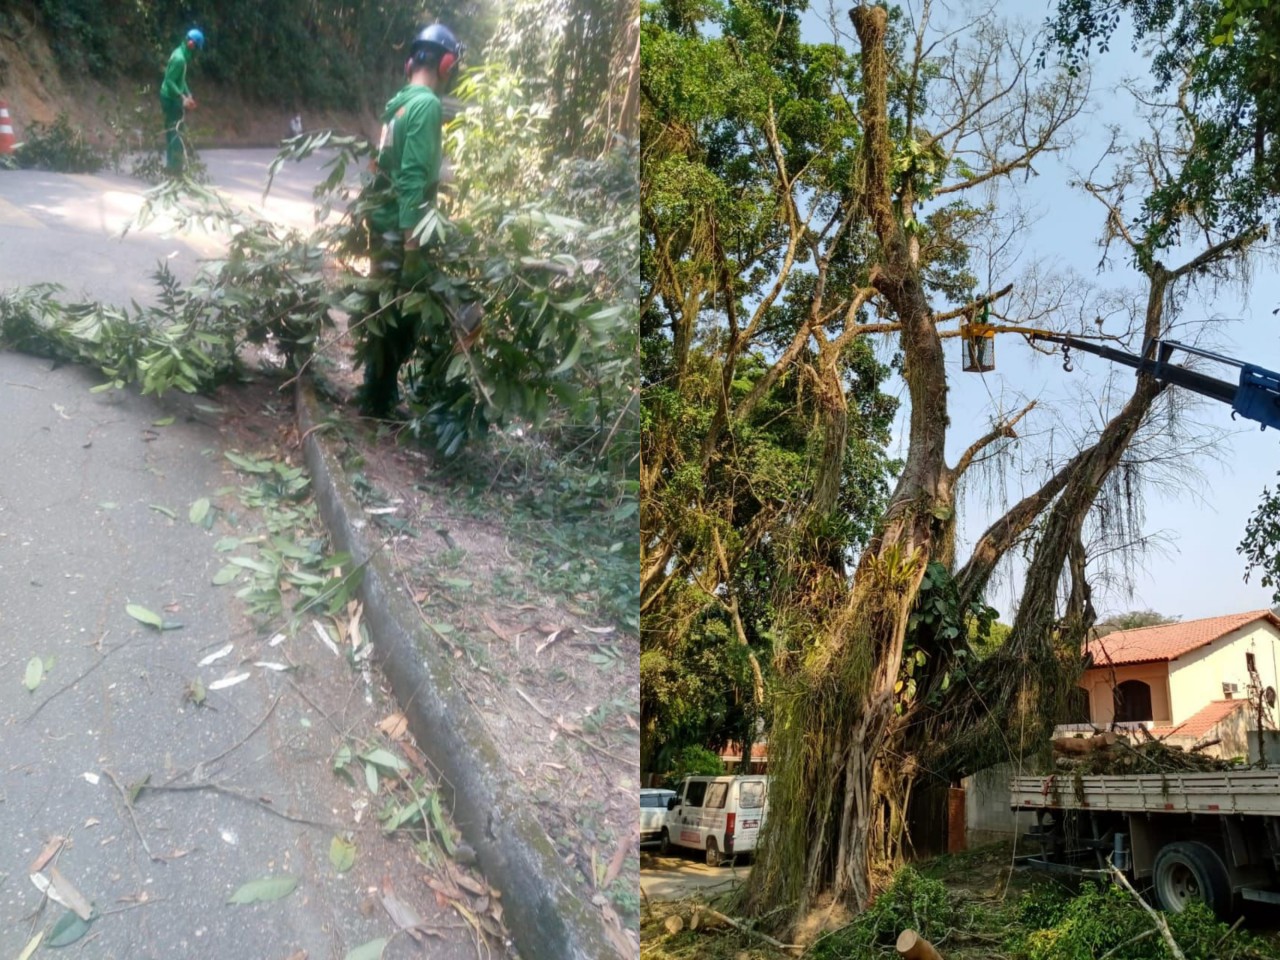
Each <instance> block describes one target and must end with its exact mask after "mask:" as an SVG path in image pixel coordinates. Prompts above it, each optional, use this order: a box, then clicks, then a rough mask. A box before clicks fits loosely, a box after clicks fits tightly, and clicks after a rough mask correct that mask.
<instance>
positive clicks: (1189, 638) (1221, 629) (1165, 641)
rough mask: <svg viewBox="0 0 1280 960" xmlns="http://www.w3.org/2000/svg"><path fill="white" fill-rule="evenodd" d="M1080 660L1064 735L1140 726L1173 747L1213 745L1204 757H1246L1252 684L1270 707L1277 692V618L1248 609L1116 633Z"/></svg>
mask: <svg viewBox="0 0 1280 960" xmlns="http://www.w3.org/2000/svg"><path fill="white" fill-rule="evenodd" d="M1085 653H1086V663H1087V664H1088V666H1087V668H1086V669H1085V672H1084V675H1083V676H1082V677H1081V679H1080V687H1079V689H1078V690H1077V691H1076V694H1077V696H1076V698H1075V700H1074V702H1073V706H1072V712H1073V716H1072V717H1071V718H1070V720H1071V721H1072V724H1071V725H1067V728H1068V729H1073V728H1074V729H1080V728H1081V727H1083V726H1084V725H1089V726H1092V727H1095V728H1101V729H1123V728H1125V727H1133V726H1139V725H1140V726H1143V727H1146V728H1147V729H1148V730H1149V731H1150V732H1151V734H1152V735H1153V736H1155V737H1157V738H1161V739H1165V740H1167V741H1168V742H1169V743H1171V744H1177V745H1180V746H1185V747H1190V746H1193V745H1195V744H1197V743H1202V742H1205V741H1208V740H1219V741H1220V743H1219V744H1217V745H1216V746H1214V747H1211V748H1209V749H1208V750H1206V752H1208V753H1212V754H1216V755H1219V756H1227V757H1230V756H1246V755H1247V754H1248V740H1247V731H1248V730H1254V729H1257V725H1258V721H1257V717H1256V716H1255V715H1254V714H1255V711H1254V710H1253V709H1251V707H1250V705H1249V687H1250V683H1251V682H1253V683H1257V684H1260V685H1261V687H1262V689H1263V690H1264V691H1265V690H1267V689H1268V688H1269V689H1270V690H1271V691H1272V692H1271V694H1270V696H1271V698H1272V700H1273V702H1274V698H1275V690H1276V689H1277V688H1278V687H1280V618H1277V617H1276V615H1275V614H1273V613H1272V612H1271V611H1270V610H1250V611H1247V612H1244V613H1233V614H1228V615H1226V616H1222V617H1208V618H1206V619H1203V620H1190V621H1187V622H1185V623H1183V622H1180V623H1166V624H1160V625H1158V626H1153V627H1140V628H1137V629H1134V630H1120V631H1116V632H1115V633H1110V634H1107V635H1106V636H1100V637H1094V638H1093V639H1091V640H1089V642H1088V644H1087V647H1086V650H1085ZM1274 712H1276V713H1280V710H1278V711H1274ZM1060 729H1061V728H1060Z"/></svg>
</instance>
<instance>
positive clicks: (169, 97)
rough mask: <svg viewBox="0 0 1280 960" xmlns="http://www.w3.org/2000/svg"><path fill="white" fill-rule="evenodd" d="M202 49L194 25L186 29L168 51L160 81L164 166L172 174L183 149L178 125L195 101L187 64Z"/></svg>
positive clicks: (180, 161) (177, 172) (178, 170)
mask: <svg viewBox="0 0 1280 960" xmlns="http://www.w3.org/2000/svg"><path fill="white" fill-rule="evenodd" d="M203 49H204V34H203V33H201V32H200V31H199V30H196V29H191V30H188V31H187V35H186V36H185V37H183V38H182V43H180V44H178V48H177V49H176V50H174V51H173V53H171V54H170V55H169V63H168V65H167V66H166V67H165V71H164V82H163V83H162V84H161V85H160V111H161V113H163V114H164V140H165V158H164V159H165V170H166V171H167V172H168V173H169V174H170V175H172V176H175V177H176V176H179V175H180V174H181V173H182V164H183V159H184V152H185V151H184V150H183V146H182V137H181V136H180V134H179V132H178V127H179V124H181V123H182V120H183V118H184V117H185V116H186V112H187V110H188V109H191V108H193V107H195V105H196V101H195V98H194V97H193V96H191V88H190V87H188V86H187V65H188V64H190V63H191V60H192V58H193V57H194V56H195V52H196V51H197V50H203Z"/></svg>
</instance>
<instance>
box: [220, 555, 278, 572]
mask: <svg viewBox="0 0 1280 960" xmlns="http://www.w3.org/2000/svg"><path fill="white" fill-rule="evenodd" d="M230 562H231V563H233V564H235V565H236V566H237V567H244V568H245V569H246V570H256V571H257V572H258V573H267V574H274V573H275V572H276V570H275V568H274V567H269V566H267V565H266V564H265V563H263V562H262V561H261V560H253V559H250V558H249V557H232V558H231V560H230Z"/></svg>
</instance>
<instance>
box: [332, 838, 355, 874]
mask: <svg viewBox="0 0 1280 960" xmlns="http://www.w3.org/2000/svg"><path fill="white" fill-rule="evenodd" d="M329 862H330V863H332V864H333V869H335V870H337V871H338V872H339V873H346V872H347V871H348V870H350V869H351V868H352V866H353V865H354V864H355V862H356V845H355V844H354V843H352V842H351V841H350V840H344V839H343V838H342V837H334V838H333V842H332V843H330V844H329Z"/></svg>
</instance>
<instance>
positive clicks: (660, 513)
mask: <svg viewBox="0 0 1280 960" xmlns="http://www.w3.org/2000/svg"><path fill="white" fill-rule="evenodd" d="M800 9H801V8H800V7H798V6H787V7H783V8H774V7H772V6H770V5H768V4H758V3H753V4H738V5H735V6H732V7H730V6H727V5H724V6H721V5H717V4H710V5H703V4H693V3H685V2H681V0H670V2H666V3H663V4H653V5H650V6H648V7H646V10H645V22H644V28H643V29H644V45H643V56H644V70H643V81H642V85H643V98H642V104H641V120H642V132H643V141H644V150H643V153H642V158H641V164H642V186H643V198H642V210H643V221H644V222H643V243H644V251H643V262H642V280H643V284H644V291H643V302H642V318H641V323H642V346H643V374H642V376H643V384H642V386H643V406H644V417H643V421H642V443H643V459H644V464H643V468H642V474H641V497H642V505H643V509H642V515H641V527H642V536H641V546H642V575H641V586H642V613H643V634H642V635H643V640H644V647H643V650H642V654H641V678H642V689H643V698H644V702H643V707H644V716H645V739H644V744H645V750H644V757H645V760H646V762H648V763H651V764H653V763H657V762H658V761H659V758H660V756H661V755H663V754H664V753H665V752H668V751H670V750H673V749H675V748H678V747H680V746H681V745H683V744H684V743H706V744H712V745H714V744H718V743H722V742H724V741H725V740H727V739H731V738H732V739H737V740H746V741H749V740H750V739H751V738H752V737H753V736H754V734H755V730H756V723H757V720H758V719H759V718H761V717H762V716H763V713H764V706H765V700H766V696H767V687H768V680H769V674H770V665H771V661H772V655H771V654H772V645H773V641H772V637H771V635H770V633H769V626H770V624H771V623H772V621H773V619H774V617H773V610H772V597H773V595H774V594H775V592H776V591H777V589H778V582H777V578H778V575H779V573H780V572H782V571H783V570H784V569H785V558H786V556H787V554H788V551H789V549H790V538H791V534H792V531H793V530H794V529H796V528H797V527H800V526H803V527H804V529H806V530H810V531H812V532H813V533H814V534H815V535H818V536H820V537H821V538H822V539H823V542H824V544H825V549H826V550H827V551H828V552H829V553H830V554H831V555H832V556H834V557H841V556H845V555H847V554H848V553H849V552H850V551H852V550H855V549H856V548H857V547H858V546H859V545H860V544H862V543H864V542H865V540H866V538H867V536H868V535H869V532H870V527H871V524H872V523H873V521H874V518H875V517H876V516H877V515H878V513H879V511H880V509H881V508H882V506H883V501H884V498H885V496H886V495H887V491H888V485H887V478H888V474H889V471H890V470H891V469H892V464H891V463H889V462H888V460H887V458H886V456H885V454H884V451H883V448H884V445H885V444H886V443H887V441H888V439H889V426H890V423H891V421H892V417H893V415H894V412H895V410H896V406H897V404H896V401H894V400H893V399H892V398H890V397H888V396H886V395H885V394H884V393H882V392H881V385H882V383H883V381H884V380H885V378H886V377H887V375H888V373H889V370H888V368H887V367H886V365H885V364H884V363H882V362H881V360H880V359H878V358H877V356H876V355H875V353H874V351H873V350H871V349H870V348H869V346H868V344H867V343H866V342H863V341H861V340H859V339H858V338H857V337H856V336H855V335H854V333H853V332H850V331H851V330H852V328H853V327H854V326H855V325H856V323H857V322H858V319H859V317H860V308H861V306H862V304H863V301H864V299H865V297H864V296H863V295H862V294H861V293H860V291H859V290H858V289H857V288H856V287H851V286H850V284H849V283H848V282H847V279H846V278H847V276H848V274H849V272H850V270H851V269H852V266H851V265H852V264H855V263H856V262H857V260H858V256H859V254H858V248H857V245H856V243H855V242H854V240H853V238H852V237H851V234H850V228H851V227H852V226H853V225H854V224H855V223H857V218H856V217H855V216H854V214H853V211H852V203H851V199H850V197H851V194H850V190H849V187H848V184H847V181H848V170H849V168H850V166H851V165H852V164H853V163H854V162H855V157H856V124H855V123H854V120H853V115H852V111H851V110H850V108H849V106H848V104H847V103H846V102H845V101H844V100H843V98H842V97H841V96H840V91H841V87H842V84H843V83H844V82H845V81H846V78H847V77H848V76H849V75H850V73H851V71H852V69H853V66H852V63H851V60H850V58H849V57H848V56H847V54H845V53H844V52H843V51H841V50H839V49H838V48H836V47H834V46H830V45H813V44H806V43H802V42H801V41H800V39H799V23H798V13H799V11H800ZM708 22H710V23H712V24H714V25H715V27H716V30H715V31H714V33H713V35H711V36H708V35H705V34H704V32H703V28H704V27H705V26H706V24H707V23H708ZM833 277H834V278H840V279H839V282H838V284H837V285H838V286H839V288H840V291H841V292H839V293H838V294H828V293H827V291H828V290H829V289H830V287H831V285H832V278H833ZM833 419H834V420H838V424H837V426H836V427H835V428H834V429H833V428H831V427H830V425H829V424H830V423H831V421H833ZM815 478H818V479H815Z"/></svg>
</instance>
